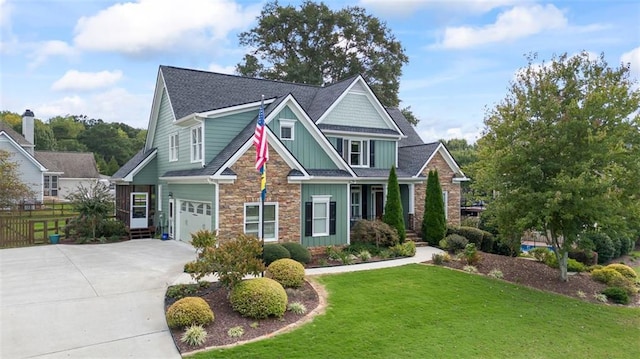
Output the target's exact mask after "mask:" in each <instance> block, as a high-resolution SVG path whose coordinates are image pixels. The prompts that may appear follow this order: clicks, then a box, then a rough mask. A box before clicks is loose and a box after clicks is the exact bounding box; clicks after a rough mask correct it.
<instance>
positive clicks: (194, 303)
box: [167, 297, 214, 328]
mask: <svg viewBox="0 0 640 359" xmlns="http://www.w3.org/2000/svg"><path fill="white" fill-rule="evenodd" d="M213 320H214V315H213V311H212V310H211V307H209V304H208V303H207V302H206V301H205V300H204V299H202V298H200V297H185V298H182V299H180V300H178V301H177V302H175V303H173V304H172V305H171V306H170V307H169V309H167V325H169V328H183V327H186V326H189V325H193V324H200V325H206V324H209V323H211V322H213Z"/></svg>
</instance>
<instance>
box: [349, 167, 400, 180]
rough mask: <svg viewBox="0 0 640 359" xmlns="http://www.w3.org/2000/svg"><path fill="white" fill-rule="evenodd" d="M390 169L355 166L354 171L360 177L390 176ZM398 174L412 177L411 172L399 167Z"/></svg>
mask: <svg viewBox="0 0 640 359" xmlns="http://www.w3.org/2000/svg"><path fill="white" fill-rule="evenodd" d="M390 171H391V170H390V169H388V168H387V169H385V168H354V169H353V172H355V173H356V174H357V175H358V177H385V178H386V177H389V172H390ZM396 175H397V176H398V177H411V176H412V175H411V174H410V173H407V172H406V171H405V170H403V169H401V168H398V169H396Z"/></svg>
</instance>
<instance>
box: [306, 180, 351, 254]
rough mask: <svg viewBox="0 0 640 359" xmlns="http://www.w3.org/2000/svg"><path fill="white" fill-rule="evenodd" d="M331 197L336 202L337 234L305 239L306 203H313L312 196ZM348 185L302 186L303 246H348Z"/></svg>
mask: <svg viewBox="0 0 640 359" xmlns="http://www.w3.org/2000/svg"><path fill="white" fill-rule="evenodd" d="M314 195H331V201H332V202H336V234H335V235H331V236H324V237H305V236H304V232H305V231H304V226H305V223H304V218H305V213H304V209H305V203H306V202H311V201H312V198H311V196H314ZM347 203H348V201H347V184H304V185H302V203H301V208H300V213H301V214H302V215H301V216H300V220H301V233H300V237H301V238H302V244H303V245H304V246H307V247H317V246H332V245H342V244H347V234H348V233H347V231H348V230H349V223H348V221H347Z"/></svg>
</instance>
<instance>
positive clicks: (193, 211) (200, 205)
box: [178, 201, 212, 242]
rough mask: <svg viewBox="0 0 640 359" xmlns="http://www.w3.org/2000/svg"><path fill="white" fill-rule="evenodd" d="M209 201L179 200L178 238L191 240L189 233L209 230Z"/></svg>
mask: <svg viewBox="0 0 640 359" xmlns="http://www.w3.org/2000/svg"><path fill="white" fill-rule="evenodd" d="M211 208H212V206H211V202H196V201H181V204H180V211H179V217H178V223H179V224H180V238H179V239H180V240H182V241H186V242H191V233H195V232H197V231H199V230H202V229H208V230H211V214H212V213H211Z"/></svg>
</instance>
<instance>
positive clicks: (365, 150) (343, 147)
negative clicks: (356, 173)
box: [338, 138, 374, 167]
mask: <svg viewBox="0 0 640 359" xmlns="http://www.w3.org/2000/svg"><path fill="white" fill-rule="evenodd" d="M373 142H374V141H370V140H355V139H346V138H345V139H338V152H339V153H341V154H342V157H343V158H344V159H345V161H347V162H348V163H349V165H351V166H353V167H369V166H373V145H372V143H373ZM370 158H371V163H369V162H370V161H369V159H370Z"/></svg>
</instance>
